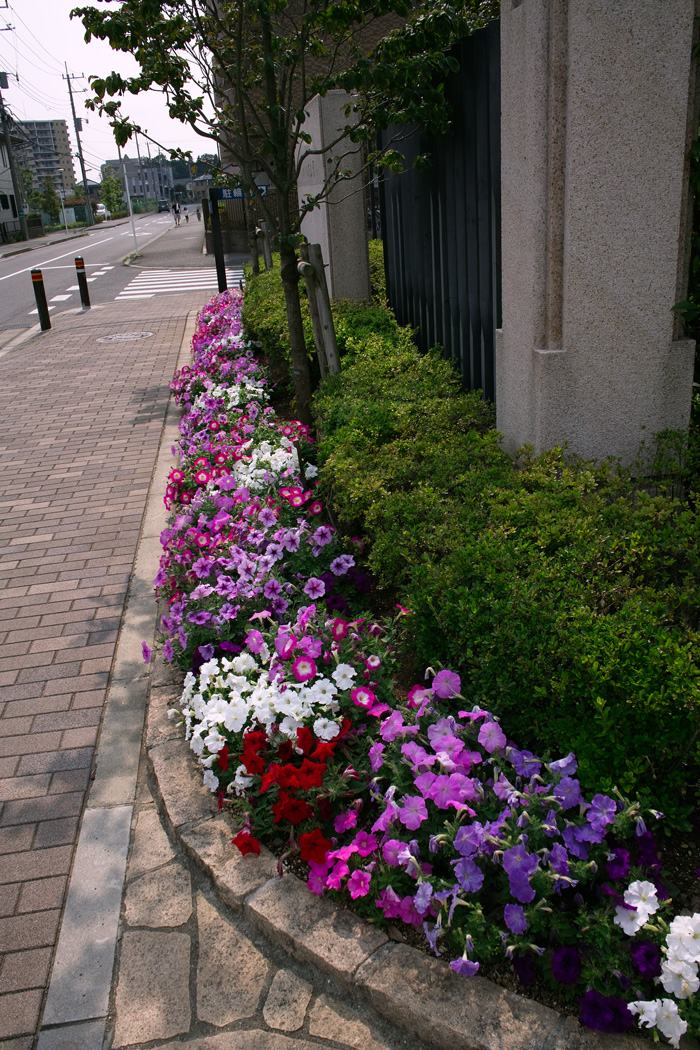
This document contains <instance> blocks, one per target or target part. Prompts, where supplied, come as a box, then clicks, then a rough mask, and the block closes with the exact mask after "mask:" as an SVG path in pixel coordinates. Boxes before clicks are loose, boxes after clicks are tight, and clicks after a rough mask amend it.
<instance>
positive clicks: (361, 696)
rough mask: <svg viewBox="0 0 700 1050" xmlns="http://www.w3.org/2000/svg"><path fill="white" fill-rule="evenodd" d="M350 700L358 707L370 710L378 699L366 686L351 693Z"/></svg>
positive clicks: (358, 687) (359, 687)
mask: <svg viewBox="0 0 700 1050" xmlns="http://www.w3.org/2000/svg"><path fill="white" fill-rule="evenodd" d="M350 699H351V700H352V702H353V704H357V706H358V707H364V708H368V707H371V706H372V704H373V703H374V701H375V700H376V699H377V698H376V696H375V695H374V693H373V692H372V690H371V689H368V688H367V686H366V685H359V686H357V688H356V689H353V690H352V692H351V693H350Z"/></svg>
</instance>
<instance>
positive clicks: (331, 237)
mask: <svg viewBox="0 0 700 1050" xmlns="http://www.w3.org/2000/svg"><path fill="white" fill-rule="evenodd" d="M349 100H350V97H349V95H348V94H347V93H346V92H345V91H329V92H328V94H327V95H325V96H324V98H321V97H320V96H319V95H316V96H315V97H314V98H312V99H311V102H310V103H309V104H308V105H307V107H306V114H307V116H306V120H305V121H304V131H307V132H308V133H309V134H310V135H311V139H312V142H311V144H310V145H306V144H305V143H302V144H301V146H300V150H301V151H305V150H307V149H312V150H327V153H325V154H324V153H317V154H313V155H312V156H309V157H307V158H306V159H305V160H304V162H303V164H302V166H301V171H300V174H299V180H298V189H299V201H300V202H301V201H302V200H303V199H304V198H305V197H307V196H315V195H316V194H317V193H319V192H321V191H322V189H323V186H324V181H325V178H326V172H327V170H328V169H329V168H331V165H332V160H333V158H334V157H342V161H341V163H340V167H341V168H342V169H344V170H347V171H351V172H353V173H354V177H353V178H349V179H343V180H342V181H341V182H339V183H338V184H337V185H336V186H335V187H334V189H333V190H332V191H331V193H330V195H329V197H328V199H327V200H325V201H323V202H322V203H321V204H320V205H319V207H318V208H316V209H315V210H314V211H312V212H310V213H309V214H308V215H307V216H306V217H305V218H304V220H303V222H302V224H301V230H302V233H303V234H305V236H306V237H307V238H308V240H309V242H310V243H311V244H320V246H321V252H322V254H323V258H324V259H325V260H327V262H328V265H327V270H326V280H327V282H328V291H329V294H330V296H331V298H332V299H369V297H370V287H369V253H368V249H367V218H366V214H365V210H366V209H365V193H364V184H363V180H362V176H361V175H360V174H359V173H360V170H361V168H362V154H361V147H360V146H358V145H357V144H354V143H352V142H350V141H349V140H348V139H343V140H341V141H340V142H338V143H336V145H331V143H333V142H335V140H336V139H337V138H338V133H339V132H340V131H342V130H343V128H344V127H345V126H346V124H347V123H348V121H347V118H346V117H345V113H344V109H345V106H346V105H347V104H348V102H349Z"/></svg>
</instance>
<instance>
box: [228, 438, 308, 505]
mask: <svg viewBox="0 0 700 1050" xmlns="http://www.w3.org/2000/svg"><path fill="white" fill-rule="evenodd" d="M246 453H247V455H250V462H239V463H237V464H236V466H235V469H234V475H235V477H236V480H237V481H238V483H239V484H240V485H245V486H246V488H248V489H249V490H250V491H251V492H261V491H262V490H263V489H265V488H266V487H267V486H268V485H269V483H270V475H271V474H272V475H274V477H276V478H279V477H281V476H282V475H283V474H284V473H285V472H286V471H289V472H290V473H294V472H296V471H298V469H299V456H298V454H297V450H296V448H295V447H294V444H293V443H292V442H291V441H290V440H289V438H286V437H282V438H280V447H279V448H274V447H273V446H272V445H271V444H270V442H269V441H261V442H260V444H259V445H258V446H257V447H256V448H247V449H246Z"/></svg>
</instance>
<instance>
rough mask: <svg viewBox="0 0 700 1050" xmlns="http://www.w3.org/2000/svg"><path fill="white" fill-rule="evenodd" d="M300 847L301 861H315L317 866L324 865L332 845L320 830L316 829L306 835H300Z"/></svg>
mask: <svg viewBox="0 0 700 1050" xmlns="http://www.w3.org/2000/svg"><path fill="white" fill-rule="evenodd" d="M299 845H300V847H301V859H302V860H305V861H315V863H316V864H322V863H323V861H324V860H325V859H326V854H327V853H328V850H329V849H330V848H331V843H330V842H329V841H328V839H327V838H325V836H324V835H323V832H322V831H321V829H320V828H314V830H313V831H309V832H308V833H307V834H306V835H300V836H299Z"/></svg>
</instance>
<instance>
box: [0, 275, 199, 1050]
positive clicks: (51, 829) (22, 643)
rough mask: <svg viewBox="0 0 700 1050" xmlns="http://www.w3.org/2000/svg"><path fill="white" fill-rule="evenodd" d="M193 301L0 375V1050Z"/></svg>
mask: <svg viewBox="0 0 700 1050" xmlns="http://www.w3.org/2000/svg"><path fill="white" fill-rule="evenodd" d="M206 298H208V296H206V295H202V294H192V295H178V296H175V295H167V296H159V297H157V298H156V299H154V300H149V301H148V302H144V303H138V302H134V303H130V304H129V306H128V308H127V309H125V307H124V305H123V304H110V305H109V306H106V307H102V308H100V309H94V310H92V311H91V312H89V313H86V314H82V315H77V316H76V315H73V316H71V315H66V314H64V315H61V316H59V317H57V318H54V319H53V320H54V328H53V329H52V331H51V332H48V333H44V334H42V335H41V336H37V337H35V338H34V339H32V340H30V341H28V342H26V343H25V344H24V345H22V346H21V347H19V348H17V349H15V350H12V351H10V352H9V353H7V354H6V356H4V357H2V359H0V382H1V384H2V392H3V402H4V403H3V410H2V426H1V428H0V429H1V433H2V437H1V443H0V548H1V549H2V561H1V562H0V645H1V647H2V648H1V649H0V953H1V954H0V1048H2V1050H31V1048H32V1046H33V1045H34V1039H35V1033H36V1030H37V1025H38V1021H39V1017H40V1014H41V1010H42V1004H43V999H44V994H45V988H46V984H47V979H48V975H49V972H50V967H51V961H52V955H53V951H54V947H55V943H56V936H57V930H58V927H59V922H60V917H61V908H62V904H63V901H64V895H65V891H66V885H67V880H68V875H69V872H70V868H71V862H72V857H73V852H74V846H75V842H76V837H77V833H78V827H79V822H80V818H81V813H82V811H83V806H84V801H85V792H86V788H87V786H88V783H89V777H90V769H91V764H92V759H93V750H94V745H95V741H96V738H97V733H98V728H99V725H100V719H101V715H102V709H103V704H104V699H105V694H106V690H107V686H108V683H109V677H110V668H111V664H112V659H113V655H114V649H115V643H116V640H117V636H118V632H119V626H120V620H121V615H122V610H123V608H124V604H125V600H126V598H127V593H128V588H129V580H130V575H131V568H132V565H133V561H134V557H135V554H136V549H137V544H138V538H139V531H140V527H141V521H142V516H143V511H144V507H145V503H146V497H147V494H148V489H149V484H150V479H151V474H152V471H153V466H154V462H155V457H156V453H157V450H158V444H159V440H160V436H161V430H162V424H163V418H164V414H165V409H166V405H167V400H168V382H169V380H170V378H171V376H172V373H173V371H174V368H175V364H176V360H177V355H178V351H179V348H180V343H181V340H182V335H183V332H184V328H185V322H186V318H187V314H188V312H189V311H190V310H192V309H196V308H197V307H199V306H200V305H201V304H202V303H203V302H204V301H205V300H206ZM141 331H147V332H150V333H152V335H151V336H150V337H148V338H140V339H136V340H133V341H119V342H105V343H100V342H98V340H99V339H101V338H105V337H108V336H110V335H113V334H117V333H118V334H129V333H136V332H141Z"/></svg>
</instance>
